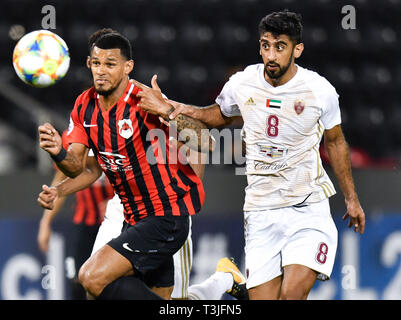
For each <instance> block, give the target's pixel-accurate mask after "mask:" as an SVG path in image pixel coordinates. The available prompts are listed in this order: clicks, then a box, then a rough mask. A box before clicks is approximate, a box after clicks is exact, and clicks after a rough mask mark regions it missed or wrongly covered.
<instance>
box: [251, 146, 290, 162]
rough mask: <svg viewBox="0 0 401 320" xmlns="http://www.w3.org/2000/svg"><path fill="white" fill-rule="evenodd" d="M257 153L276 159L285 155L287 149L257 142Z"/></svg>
mask: <svg viewBox="0 0 401 320" xmlns="http://www.w3.org/2000/svg"><path fill="white" fill-rule="evenodd" d="M258 147H259V153H260V154H263V155H264V156H266V157H270V158H273V159H278V158H281V157H283V156H285V155H286V154H287V152H288V149H286V148H282V147H275V146H267V145H263V144H258Z"/></svg>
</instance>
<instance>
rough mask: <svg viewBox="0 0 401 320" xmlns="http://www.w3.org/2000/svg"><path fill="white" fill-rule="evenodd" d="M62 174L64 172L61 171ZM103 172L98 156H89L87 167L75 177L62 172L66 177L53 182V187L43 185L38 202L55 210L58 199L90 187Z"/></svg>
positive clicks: (46, 207)
mask: <svg viewBox="0 0 401 320" xmlns="http://www.w3.org/2000/svg"><path fill="white" fill-rule="evenodd" d="M60 174H62V173H61V172H60ZM101 174H102V169H101V168H100V166H99V164H98V163H97V161H96V158H95V157H88V159H87V161H86V167H85V169H84V170H83V171H82V173H81V174H80V175H78V176H77V177H75V178H74V179H71V178H69V177H66V176H65V175H64V174H62V176H63V177H64V178H63V179H59V180H58V183H53V184H52V186H51V187H49V186H47V185H43V186H42V189H43V190H42V192H41V193H40V194H39V196H38V203H39V205H40V206H42V207H43V208H45V209H48V210H55V207H56V205H57V201H58V200H57V199H59V198H62V197H65V196H68V195H70V194H72V193H75V192H77V191H80V190H83V189H85V188H87V187H89V186H90V185H91V184H92V183H94V182H95V181H96V180H97V179H98V178H99V177H100V175H101Z"/></svg>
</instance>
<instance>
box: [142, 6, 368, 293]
mask: <svg viewBox="0 0 401 320" xmlns="http://www.w3.org/2000/svg"><path fill="white" fill-rule="evenodd" d="M259 36H260V39H259V42H260V55H261V56H262V60H263V64H256V65H251V66H248V67H247V68H246V69H245V70H244V71H242V72H238V73H236V74H234V75H233V76H232V77H231V78H230V80H229V81H228V82H227V83H226V84H225V86H224V88H223V90H222V92H221V93H220V95H219V96H218V97H217V99H216V104H214V105H211V106H209V107H204V108H199V107H194V106H189V105H184V104H177V103H176V104H174V106H173V105H172V104H171V103H170V104H168V103H166V102H165V101H162V98H161V96H160V92H159V91H160V89H159V87H158V86H157V83H156V81H155V79H154V78H153V80H152V87H153V89H154V90H152V89H144V94H143V95H142V99H141V102H140V104H139V106H141V107H142V108H143V109H145V110H147V111H148V112H151V113H154V114H159V115H164V116H165V115H166V114H169V115H170V119H173V118H174V117H175V116H176V115H177V114H179V113H184V114H186V115H188V116H191V117H193V118H196V119H199V120H201V121H203V122H204V123H205V124H207V125H208V126H209V127H219V126H224V125H227V124H229V123H231V122H232V120H233V118H234V117H239V116H241V117H242V118H243V121H244V127H243V132H244V140H245V143H246V159H247V166H246V174H247V179H248V186H247V188H246V190H245V191H246V195H245V204H244V227H245V254H246V268H247V274H248V279H247V287H248V289H249V297H250V299H306V298H307V296H308V294H309V292H310V290H311V288H312V287H313V285H314V283H315V280H316V279H321V280H325V279H328V278H329V277H330V274H331V271H332V268H333V264H334V258H335V254H336V249H337V229H336V227H335V225H334V222H333V220H332V217H331V213H330V207H329V201H328V198H329V197H330V196H332V195H334V194H335V190H334V187H333V184H332V183H331V181H330V179H329V177H328V175H327V174H326V172H325V170H324V169H323V166H322V163H321V159H320V155H319V144H320V141H321V138H322V136H323V135H324V144H325V147H326V149H327V151H328V154H329V157H330V161H331V165H332V167H333V169H334V172H335V174H336V177H337V179H338V181H339V184H340V187H341V190H342V191H343V194H344V196H345V204H346V208H347V212H346V214H345V215H344V217H343V219H344V220H346V219H347V218H349V223H348V226H349V227H352V226H353V227H354V231H355V232H360V233H361V234H362V233H363V232H364V229H365V214H364V212H363V210H362V208H361V206H360V203H359V200H358V197H357V194H356V192H355V187H354V183H353V179H352V174H351V166H350V160H349V152H348V146H347V143H346V141H345V138H344V136H343V133H342V130H341V126H340V124H341V116H340V109H339V104H338V95H337V93H336V91H335V89H334V88H333V86H332V85H331V84H330V83H329V82H328V81H327V80H326V79H325V78H323V77H321V76H319V75H318V74H317V73H315V72H313V71H310V70H307V69H305V68H302V67H300V66H299V65H297V64H295V59H296V58H299V57H300V56H301V54H302V52H303V49H304V45H303V43H302V24H301V17H300V15H298V14H296V13H292V12H288V11H282V12H274V13H271V14H269V15H267V16H266V17H264V18H263V19H262V20H261V22H260V24H259ZM174 108H175V111H174Z"/></svg>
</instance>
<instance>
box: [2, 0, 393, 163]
mask: <svg viewBox="0 0 401 320" xmlns="http://www.w3.org/2000/svg"><path fill="white" fill-rule="evenodd" d="M44 4H52V5H54V6H55V8H56V13H57V15H56V23H57V24H56V30H54V31H55V32H56V33H57V34H59V35H60V36H61V37H62V38H63V39H64V40H65V41H66V42H67V44H68V46H69V49H70V54H71V58H72V60H71V66H70V70H69V72H68V74H67V76H66V78H65V79H63V80H62V81H61V82H60V83H59V84H57V85H55V86H54V87H51V88H47V89H35V88H30V87H28V86H27V85H25V84H24V83H22V82H21V81H20V80H19V79H18V78H17V77H16V75H15V73H14V70H13V68H12V64H11V57H12V51H13V48H14V46H15V44H16V40H17V39H18V38H20V36H22V35H23V31H24V30H25V32H29V31H32V30H37V29H41V19H42V17H43V16H44V15H43V14H41V8H42V6H43V5H44ZM345 4H352V5H354V6H355V8H356V11H357V16H356V17H357V28H356V29H355V30H344V29H343V28H342V27H341V19H342V18H343V14H341V8H342V6H343V5H345ZM400 4H401V2H400V1H398V0H385V1H381V2H380V6H378V5H377V3H376V2H374V1H363V0H359V1H335V0H318V1H312V0H308V1H295V0H285V1H283V0H270V1H262V0H235V1H231V0H198V1H184V0H153V1H144V0H120V1H118V2H113V1H106V0H101V1H100V0H96V1H95V0H85V1H80V2H76V1H75V2H67V1H61V0H59V1H29V0H17V1H15V0H4V1H2V8H3V10H2V12H1V13H0V15H1V20H0V21H1V22H0V47H1V48H2V50H0V81H1V82H7V83H9V84H10V85H12V86H14V87H16V88H17V89H19V90H21V91H23V92H24V93H25V94H27V95H29V96H31V97H33V98H34V99H36V100H37V101H38V102H39V103H41V104H43V105H44V106H45V107H46V108H48V109H49V110H52V111H55V112H57V113H58V114H59V115H60V117H62V118H65V119H67V117H68V114H69V112H70V110H71V108H72V106H73V103H74V100H75V98H76V97H77V95H78V94H79V93H80V92H81V91H82V90H83V89H85V88H87V87H88V86H89V85H90V77H89V76H90V75H89V72H88V70H87V69H86V68H85V65H84V61H85V57H86V55H87V38H88V36H89V35H90V34H91V33H92V32H94V31H95V30H97V29H99V28H101V27H112V28H114V29H117V30H118V31H120V32H122V33H123V34H125V35H126V36H127V37H128V38H129V39H130V40H131V41H132V43H133V52H134V59H135V63H136V64H135V69H134V72H133V77H135V78H136V79H138V80H139V81H142V82H145V83H149V81H150V78H151V76H152V75H153V74H154V73H157V74H158V75H159V84H160V86H161V87H162V88H163V90H164V92H165V93H166V94H167V95H168V96H169V97H170V98H173V99H177V100H180V101H183V102H190V103H194V104H197V105H207V104H210V103H212V102H213V101H214V98H215V97H216V95H217V94H218V92H219V90H220V89H221V87H222V85H223V84H224V82H225V81H226V80H227V79H228V77H229V76H230V75H231V74H232V73H233V72H235V71H236V70H239V69H241V68H243V67H244V66H246V65H248V64H252V63H258V62H259V61H260V56H259V55H258V42H257V40H258V35H257V25H258V22H259V21H260V19H261V18H262V17H263V16H264V15H265V14H267V13H268V12H271V11H273V10H280V9H283V8H288V9H290V10H294V11H298V12H300V13H301V14H302V16H303V21H304V43H305V47H306V50H305V51H304V54H303V56H302V57H301V59H299V61H298V63H299V64H301V65H302V66H305V67H307V68H310V69H312V70H315V71H317V72H319V73H320V74H322V75H323V76H325V77H327V79H328V80H329V81H330V82H331V83H332V84H333V85H334V86H335V87H336V89H337V91H338V93H339V94H340V102H341V108H342V115H343V129H344V131H345V134H346V137H347V140H348V142H349V144H350V145H351V147H352V149H353V148H355V152H358V150H362V151H363V155H361V156H363V157H367V158H368V159H367V160H366V161H365V162H366V163H369V166H373V167H375V166H380V167H383V166H384V167H389V168H393V167H394V166H397V165H398V163H399V160H400V158H401V147H400V146H401V130H400V128H399V125H398V124H399V123H400V122H399V120H400V117H401V111H400V108H399V103H398V102H399V100H400V96H401V93H400V92H401V91H400V90H399V88H400V85H401V64H400V62H399V59H398V57H399V54H400V51H401V47H400V46H398V45H396V44H397V43H398V41H399V40H400V37H401V35H400V31H401V23H400V21H399V19H398V17H399V14H400V13H401V5H400ZM28 12H29V14H27V13H28ZM372 17H374V19H372ZM21 29H22V31H21ZM0 102H1V103H2V105H3V106H6V107H3V108H1V111H0V119H1V120H2V121H3V122H7V123H8V125H9V126H8V127H7V128H3V129H2V131H4V132H2V133H1V134H2V135H7V132H9V131H10V130H11V134H12V132H14V131H19V132H21V133H22V134H25V135H26V136H29V137H31V139H30V140H29V141H30V143H35V142H36V138H35V136H36V126H37V123H36V119H34V117H32V116H28V117H27V114H26V112H24V111H23V110H20V109H19V108H16V107H15V106H14V105H13V102H12V101H10V100H7V99H6V100H5V99H4V97H3V96H0ZM65 126H67V121H66V122H65ZM60 129H63V128H60ZM0 138H1V137H0ZM0 146H1V148H3V149H5V150H13V151H11V152H10V157H12V155H11V154H15V155H16V156H17V158H18V161H15V162H13V166H14V168H15V169H20V168H30V167H36V166H37V161H38V156H37V154H32V153H27V152H24V151H21V150H18V148H15V147H13V146H12V143H11V145H7V142H4V139H0ZM3 149H2V150H3ZM368 160H369V161H368ZM355 165H357V166H360V163H359V164H355ZM0 170H1V169H0Z"/></svg>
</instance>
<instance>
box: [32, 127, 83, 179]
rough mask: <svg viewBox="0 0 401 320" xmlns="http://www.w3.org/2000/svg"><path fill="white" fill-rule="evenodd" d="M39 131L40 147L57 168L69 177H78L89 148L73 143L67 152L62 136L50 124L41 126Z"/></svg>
mask: <svg viewBox="0 0 401 320" xmlns="http://www.w3.org/2000/svg"><path fill="white" fill-rule="evenodd" d="M38 131H39V145H40V147H41V148H42V149H43V150H45V151H46V152H48V153H49V154H50V156H51V157H52V158H53V160H54V162H55V163H56V165H57V167H58V168H59V169H60V170H61V171H62V172H63V173H64V174H65V175H66V176H67V177H71V178H74V177H76V176H78V175H79V174H80V173H81V172H82V170H83V166H84V162H85V159H86V156H87V154H88V151H89V149H88V147H86V146H85V145H83V144H80V143H72V144H70V147H69V148H68V151H67V150H65V149H64V148H63V144H62V141H61V136H60V134H59V133H58V132H57V130H56V129H55V128H54V127H53V126H52V125H51V124H50V123H45V124H44V125H41V126H39V128H38Z"/></svg>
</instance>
